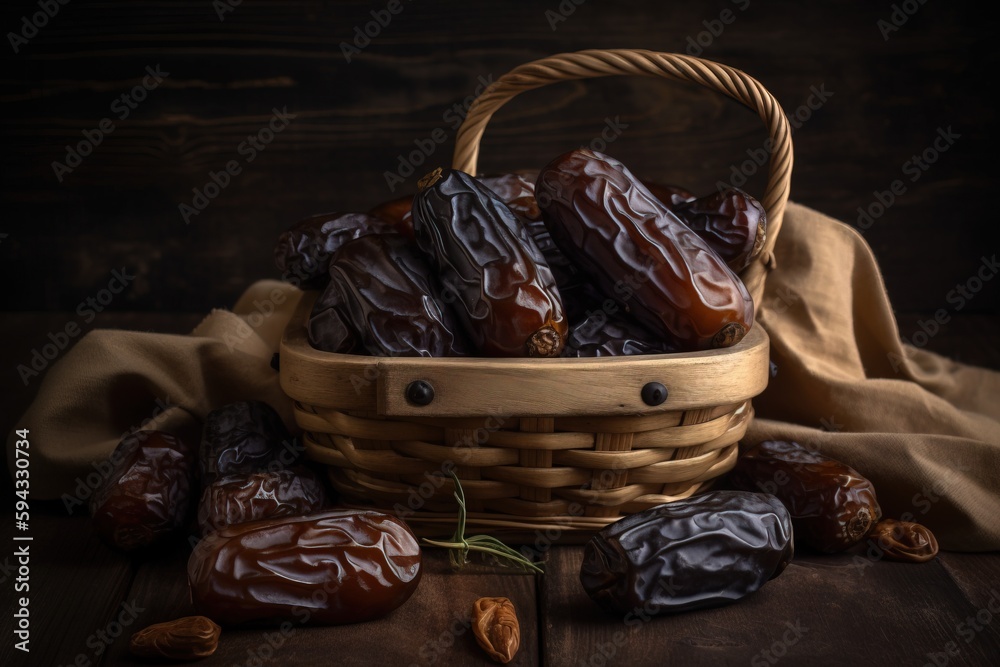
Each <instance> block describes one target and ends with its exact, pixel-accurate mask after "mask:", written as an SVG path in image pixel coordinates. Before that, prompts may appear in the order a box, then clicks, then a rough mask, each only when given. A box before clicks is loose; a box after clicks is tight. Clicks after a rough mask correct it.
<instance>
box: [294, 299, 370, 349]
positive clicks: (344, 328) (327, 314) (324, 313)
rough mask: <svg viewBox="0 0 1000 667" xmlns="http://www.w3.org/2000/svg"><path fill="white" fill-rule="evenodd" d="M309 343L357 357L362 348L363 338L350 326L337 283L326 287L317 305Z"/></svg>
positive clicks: (307, 330)
mask: <svg viewBox="0 0 1000 667" xmlns="http://www.w3.org/2000/svg"><path fill="white" fill-rule="evenodd" d="M306 333H307V335H308V338H309V344H310V345H312V346H313V347H314V348H316V349H317V350H322V351H323V352H337V353H340V354H357V353H359V352H364V350H363V349H362V348H361V336H360V335H359V334H358V332H357V331H355V330H354V327H353V326H351V325H350V324H348V320H347V317H346V316H345V314H344V306H343V302H342V301H341V297H340V288H339V287H338V286H337V285H336V284H335V283H333V282H331V283H330V284H329V285H327V286H326V289H324V290H323V293H322V294H320V295H319V298H318V299H316V302H315V303H314V304H313V309H312V313H310V315H309V321H308V322H307V323H306Z"/></svg>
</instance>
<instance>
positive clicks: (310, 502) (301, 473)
mask: <svg viewBox="0 0 1000 667" xmlns="http://www.w3.org/2000/svg"><path fill="white" fill-rule="evenodd" d="M326 503H327V497H326V491H325V490H324V488H323V482H322V481H320V479H319V477H317V476H316V474H315V473H314V472H312V471H311V470H309V469H308V468H303V467H300V466H296V467H294V468H287V469H284V470H275V471H265V472H254V473H250V474H248V475H234V476H231V477H223V478H222V479H219V480H216V481H215V482H214V483H212V484H210V485H208V486H207V487H205V490H204V491H203V492H202V494H201V502H200V503H199V505H198V525H199V527H200V528H201V534H202V535H207V534H208V533H210V532H212V531H213V530H221V529H222V528H225V527H226V526H234V525H236V524H240V523H246V522H248V521H257V520H260V519H277V518H279V517H283V516H302V515H304V514H312V513H314V512H318V511H319V510H321V509H323V507H324V506H325V505H326Z"/></svg>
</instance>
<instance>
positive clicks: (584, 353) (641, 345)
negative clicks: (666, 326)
mask: <svg viewBox="0 0 1000 667" xmlns="http://www.w3.org/2000/svg"><path fill="white" fill-rule="evenodd" d="M676 350H677V348H676V346H674V345H670V344H669V343H667V342H666V341H663V340H657V338H656V336H655V335H653V334H652V333H650V332H649V331H647V330H646V329H645V328H643V327H641V326H639V325H638V324H635V323H633V322H631V321H629V320H626V319H624V318H621V317H614V316H611V317H608V316H607V315H605V314H604V311H595V312H593V313H591V314H590V316H589V317H587V319H585V320H583V321H582V322H579V323H577V324H576V325H575V326H573V327H571V328H570V332H569V338H568V339H567V341H566V349H564V350H563V356H564V357H621V356H627V355H632V354H666V353H668V352H675V351H676Z"/></svg>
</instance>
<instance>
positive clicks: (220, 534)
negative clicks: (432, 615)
mask: <svg viewBox="0 0 1000 667" xmlns="http://www.w3.org/2000/svg"><path fill="white" fill-rule="evenodd" d="M300 454H301V448H300V447H298V446H297V444H296V441H295V440H294V439H293V438H292V436H291V435H290V434H289V432H288V431H287V430H286V428H285V426H284V423H283V422H282V420H281V418H280V417H279V415H278V413H277V412H275V410H274V409H273V408H271V406H269V405H267V404H266V403H262V402H258V401H240V402H237V403H232V404H229V405H226V406H224V407H222V408H219V409H217V410H214V411H212V412H210V413H209V414H208V416H207V417H206V418H205V422H204V427H203V432H202V441H201V443H200V446H199V447H197V448H195V447H192V446H190V445H189V444H188V443H185V442H184V441H183V440H181V439H180V438H178V437H176V436H175V435H172V434H169V433H165V432H162V431H138V432H135V433H131V434H129V435H127V436H126V437H125V438H124V439H123V440H122V441H121V443H120V444H119V445H118V447H117V448H116V449H115V451H114V453H113V454H112V456H111V458H110V465H109V467H108V469H109V474H108V475H107V477H106V478H105V479H104V481H103V482H102V484H101V486H100V487H99V488H98V489H97V490H96V491H95V493H94V495H93V498H92V501H91V505H90V510H91V516H92V517H93V521H94V526H95V530H96V532H97V534H98V535H99V536H100V537H101V538H102V539H103V540H105V541H106V542H107V543H108V544H110V545H111V546H113V547H115V548H117V549H121V550H124V551H129V552H137V553H148V552H149V550H151V549H152V548H154V547H161V546H163V545H165V544H169V543H170V542H171V541H183V539H184V537H185V532H186V531H187V536H189V542H190V544H191V545H192V546H193V551H192V552H191V555H190V558H189V561H188V568H187V570H188V582H189V584H190V590H191V600H192V602H193V604H194V608H195V610H196V611H197V613H198V614H199V616H198V617H193V620H192V619H180V620H179V621H176V622H174V623H171V624H165V625H164V627H151V628H147V629H145V630H144V631H143V632H144V633H145V634H141V633H140V635H137V637H136V638H135V641H134V642H133V643H134V645H135V649H134V650H135V651H136V652H137V654H141V655H146V656H154V657H156V656H159V657H164V658H170V657H174V656H178V655H184V656H192V655H196V656H201V655H208V654H210V653H211V651H214V644H215V643H216V642H217V641H218V627H217V626H216V625H215V624H218V626H222V627H226V626H233V625H241V624H246V623H254V624H260V623H264V624H268V623H282V622H285V621H295V622H297V623H310V624H320V625H328V624H339V623H353V622H359V621H365V620H370V619H374V618H378V617H381V616H384V615H386V614H388V613H389V612H391V611H392V610H394V609H395V608H397V607H398V606H399V605H401V604H403V603H404V602H405V601H406V600H407V599H408V598H409V597H410V595H412V593H413V591H414V590H415V589H416V586H417V584H418V583H419V581H420V574H421V554H420V546H419V544H418V542H417V539H416V537H415V536H414V535H413V533H412V532H411V531H410V529H409V527H408V526H407V525H406V524H405V523H404V522H402V521H401V520H399V519H397V518H396V517H394V516H391V515H389V514H384V513H382V512H377V511H372V510H355V509H335V508H332V507H331V503H330V496H329V494H328V492H327V489H326V486H325V484H324V482H323V480H322V478H321V477H320V476H318V475H317V474H316V473H315V472H314V471H313V470H311V469H310V468H308V467H307V466H306V465H305V464H304V463H302V462H301V461H300ZM199 489H200V492H199ZM182 621H183V622H182ZM189 626H190V627H189ZM213 628H215V629H214V630H213Z"/></svg>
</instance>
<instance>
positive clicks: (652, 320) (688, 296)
mask: <svg viewBox="0 0 1000 667" xmlns="http://www.w3.org/2000/svg"><path fill="white" fill-rule="evenodd" d="M536 197H537V198H538V201H539V204H540V205H541V206H542V213H543V215H544V216H545V223H546V224H547V225H548V228H549V231H550V232H551V233H552V238H553V239H554V240H555V242H556V244H557V245H558V246H559V247H560V249H562V251H563V252H564V253H565V254H566V255H567V256H568V257H569V258H570V259H571V260H572V261H573V262H575V263H576V265H577V266H579V267H580V268H581V269H583V271H584V273H585V274H587V275H588V276H592V277H593V278H594V280H595V282H596V284H597V286H598V287H599V288H600V289H601V290H602V291H603V292H604V293H605V294H606V295H608V296H610V297H613V298H615V299H617V300H618V301H619V302H620V303H621V305H622V306H623V307H624V308H625V310H626V311H627V312H628V313H629V314H630V315H632V316H634V317H635V319H636V320H638V321H639V322H640V323H642V324H643V325H645V326H646V327H647V328H648V329H649V330H650V331H652V332H654V333H656V334H658V335H663V336H664V337H669V338H670V339H671V340H675V341H676V342H677V343H678V344H679V345H680V346H681V347H682V349H684V350H704V349H710V348H720V347H729V346H730V345H735V344H736V343H738V342H739V341H740V340H741V339H742V338H743V336H744V335H746V332H747V331H748V330H749V329H750V327H751V326H752V325H753V313H754V308H753V300H752V299H751V298H750V294H749V292H747V289H746V287H745V286H744V285H743V282H742V281H741V280H740V279H739V277H737V276H736V274H735V273H733V272H732V270H731V269H730V268H729V267H728V266H726V263H725V262H724V261H723V260H722V259H721V258H720V257H719V256H718V255H717V254H715V252H714V251H713V250H712V249H711V248H710V247H709V246H708V244H707V243H705V241H704V240H703V239H702V238H701V237H699V236H698V235H697V234H695V233H694V232H693V231H692V230H691V229H690V228H688V226H687V225H685V224H684V223H683V222H681V221H680V219H679V218H677V216H676V215H674V214H673V213H672V212H671V211H670V210H669V209H668V208H667V207H666V206H664V205H663V204H662V203H661V202H660V201H659V200H657V199H656V197H654V196H653V195H652V194H651V193H650V192H649V190H648V189H646V187H645V186H644V185H642V183H640V182H639V181H638V180H637V179H636V178H635V177H634V176H632V174H631V173H630V172H629V171H628V169H626V168H625V166H624V165H622V163H620V162H618V161H617V160H614V159H612V158H610V157H608V156H606V155H602V154H600V153H596V152H594V151H590V150H585V149H580V150H576V151H573V152H571V153H566V154H564V155H561V156H560V157H557V158H556V159H555V160H553V161H552V162H551V163H549V165H548V166H546V167H545V169H543V170H542V172H541V173H540V174H539V176H538V184H537V186H536Z"/></svg>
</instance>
